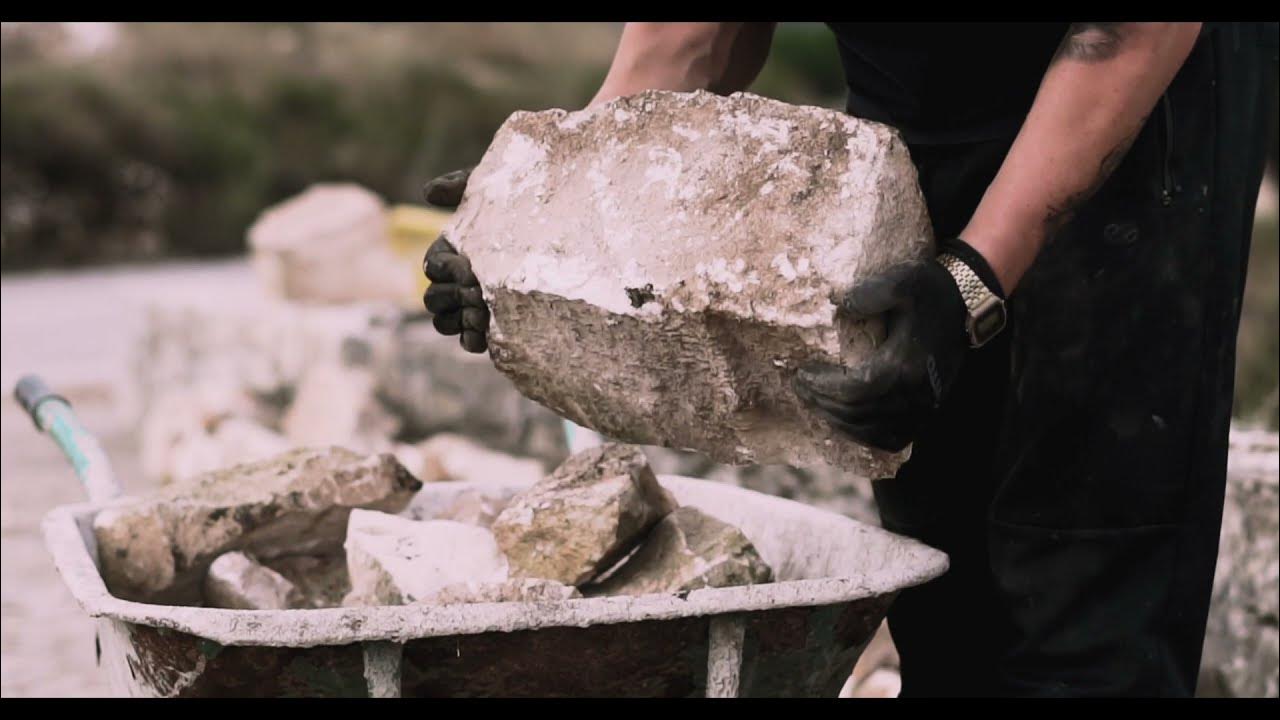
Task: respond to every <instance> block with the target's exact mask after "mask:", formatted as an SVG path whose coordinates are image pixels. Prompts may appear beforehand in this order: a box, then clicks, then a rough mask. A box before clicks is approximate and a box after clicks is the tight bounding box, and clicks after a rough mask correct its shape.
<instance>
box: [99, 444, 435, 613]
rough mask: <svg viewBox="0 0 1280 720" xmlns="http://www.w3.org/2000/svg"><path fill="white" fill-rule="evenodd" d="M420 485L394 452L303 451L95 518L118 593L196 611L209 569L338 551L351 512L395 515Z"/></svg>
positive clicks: (129, 502) (107, 575) (209, 476)
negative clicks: (243, 560) (239, 554)
mask: <svg viewBox="0 0 1280 720" xmlns="http://www.w3.org/2000/svg"><path fill="white" fill-rule="evenodd" d="M420 487H422V483H421V482H419V481H418V480H417V478H414V477H413V476H412V475H410V474H409V472H408V471H407V470H405V469H404V468H403V467H402V466H401V465H400V464H399V463H398V462H396V460H395V458H394V457H392V456H391V455H389V454H383V455H370V456H362V455H357V454H355V453H353V452H350V451H348V450H343V449H341V448H301V449H297V450H292V451H290V452H287V453H284V454H282V455H278V456H276V457H274V458H271V459H269V460H263V461H260V462H254V463H246V464H242V465H236V466H233V467H229V468H225V469H222V470H217V471H213V472H208V473H204V474H201V475H197V476H194V477H192V478H190V479H188V480H186V481H183V482H179V483H174V484H172V485H169V486H167V487H165V488H162V489H160V490H158V491H156V492H154V493H151V494H150V495H147V496H144V497H141V498H136V499H125V500H122V501H120V502H118V503H116V504H113V505H111V506H108V507H106V508H104V509H103V510H102V511H101V512H99V513H98V515H97V516H96V517H95V518H94V522H93V530H94V535H95V537H96V538H97V541H98V555H99V560H100V565H101V568H102V577H103V580H104V581H105V582H106V584H107V588H108V589H109V590H110V591H111V593H112V594H113V595H115V596H117V597H120V598H123V599H126V600H136V601H141V602H157V603H167V604H178V605H194V604H196V603H198V602H199V600H200V585H201V582H202V581H203V579H204V576H205V573H206V571H207V570H208V568H209V565H210V563H212V562H213V561H214V559H216V558H217V557H218V556H219V555H222V554H223V553H226V552H231V551H234V550H243V551H245V552H248V553H252V554H253V555H254V557H256V558H258V559H259V560H260V561H267V560H270V559H272V558H275V557H280V556H284V555H299V554H320V553H326V552H334V551H337V550H339V549H340V548H341V547H342V541H343V538H344V537H345V535H346V527H347V515H348V514H349V513H350V512H351V509H352V508H371V509H376V510H386V511H389V512H399V511H400V510H402V509H404V507H405V506H406V505H408V503H409V501H410V500H411V499H412V498H413V494H414V493H415V492H417V490H418V489H419V488H420Z"/></svg>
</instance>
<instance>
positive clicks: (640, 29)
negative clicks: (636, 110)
mask: <svg viewBox="0 0 1280 720" xmlns="http://www.w3.org/2000/svg"><path fill="white" fill-rule="evenodd" d="M774 27H775V23H627V25H626V27H625V28H623V30H622V39H621V40H620V41H619V42H618V50H617V52H616V53H615V54H614V58H613V64H612V65H611V66H610V68H609V74H608V75H607V76H606V77H605V80H604V83H603V84H602V85H601V87H600V91H599V92H597V93H596V96H595V97H594V98H593V99H592V100H591V102H590V103H589V104H590V105H595V104H597V103H601V102H606V101H609V100H612V99H613V98H616V97H620V96H623V95H631V94H633V93H637V92H640V91H642V90H675V91H682V92H687V91H692V90H710V91H712V92H716V93H720V94H722V95H728V94H729V93H733V92H737V91H739V90H745V89H746V88H747V87H748V86H749V85H750V84H751V83H752V82H753V81H754V80H755V79H756V76H757V75H759V74H760V69H761V68H762V67H764V62H765V59H766V58H768V56H769V45H770V43H771V41H772V39H773V30H774Z"/></svg>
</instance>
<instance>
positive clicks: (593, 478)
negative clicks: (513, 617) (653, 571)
mask: <svg viewBox="0 0 1280 720" xmlns="http://www.w3.org/2000/svg"><path fill="white" fill-rule="evenodd" d="M675 509H676V501H675V498H674V497H672V495H671V494H670V493H669V492H667V491H666V489H664V488H663V487H662V486H661V485H659V484H658V479H657V478H656V477H655V476H654V474H653V470H651V469H650V468H649V462H648V460H647V459H646V458H645V456H644V453H643V452H641V450H640V449H639V448H636V447H631V446H627V445H620V444H617V443H609V444H605V445H599V446H596V447H592V448H588V449H586V450H583V451H582V452H580V453H578V454H576V455H574V456H573V457H570V458H569V459H568V460H565V461H564V463H563V464H561V465H560V467H558V468H556V470H555V472H553V473H551V475H548V476H547V477H546V478H545V479H543V480H542V481H541V482H539V483H538V484H536V485H534V486H533V487H532V488H530V489H529V490H527V491H525V492H523V493H521V494H520V495H518V496H516V497H515V498H513V499H512V501H511V503H510V504H509V505H508V506H507V508H506V509H505V510H503V511H502V513H501V514H500V515H498V517H497V519H495V520H494V521H493V525H492V526H491V527H492V530H493V534H494V536H495V537H496V538H497V540H498V545H499V547H501V548H502V551H503V552H504V553H506V555H507V558H508V559H509V560H510V561H511V571H512V576H514V577H528V578H543V579H546V580H555V581H557V582H561V583H564V584H566V585H580V584H582V583H585V582H587V581H589V580H591V579H592V578H593V577H595V576H596V575H598V574H599V573H600V572H602V571H604V570H607V569H608V568H609V567H611V566H612V565H613V564H614V563H616V562H617V561H618V560H620V559H621V558H622V557H623V556H625V555H626V554H627V553H628V552H629V551H630V550H631V549H632V548H633V547H635V545H636V543H637V542H639V540H640V539H641V538H643V537H644V534H645V533H646V532H648V531H649V529H650V528H652V527H653V526H654V524H656V523H657V522H658V521H659V520H661V519H662V518H663V517H665V516H666V515H667V514H669V513H670V512H672V511H673V510H675Z"/></svg>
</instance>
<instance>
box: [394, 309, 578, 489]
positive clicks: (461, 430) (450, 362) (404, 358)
mask: <svg viewBox="0 0 1280 720" xmlns="http://www.w3.org/2000/svg"><path fill="white" fill-rule="evenodd" d="M386 344H387V350H386V352H383V353H380V354H379V355H377V356H376V357H375V363H376V365H375V368H374V371H375V373H376V374H377V377H378V386H377V389H376V391H377V393H378V396H379V397H380V398H381V399H382V400H383V401H384V402H386V403H387V404H388V406H389V407H390V408H391V409H392V410H393V411H394V412H395V413H396V415H397V416H398V417H400V419H401V420H402V422H403V423H404V431H405V433H406V434H408V435H411V436H414V437H431V436H435V435H438V434H441V433H456V434H460V435H465V436H467V437H471V438H483V440H484V444H485V446H487V447H489V448H492V449H494V450H498V451H501V452H505V453H510V454H512V455H518V456H523V457H532V458H536V459H538V460H539V461H541V462H542V464H543V469H544V470H550V469H551V468H554V467H555V466H556V465H558V464H559V463H561V462H563V461H564V459H565V458H566V457H568V456H569V451H568V446H567V444H566V443H565V438H564V429H563V425H562V424H561V419H560V417H559V416H558V415H556V414H555V413H554V412H552V411H551V410H548V409H547V408H545V407H543V406H541V405H539V404H538V403H536V402H534V401H532V400H530V399H528V398H526V397H524V396H523V395H521V394H520V391H519V390H517V389H516V387H515V385H514V384H512V382H511V380H510V379H508V378H507V377H506V376H504V375H503V374H502V373H500V372H498V370H496V369H495V368H494V366H493V362H492V361H491V360H490V359H489V358H488V357H487V356H484V355H476V354H474V353H469V352H466V351H465V350H463V349H462V348H461V347H459V346H458V338H457V337H454V336H444V335H441V334H440V333H438V332H436V330H435V328H433V327H432V325H431V321H430V320H429V319H426V320H424V319H423V317H421V316H420V317H417V318H415V317H412V316H405V317H403V318H401V320H400V321H399V322H395V323H391V324H390V332H389V333H388V335H387V338H386Z"/></svg>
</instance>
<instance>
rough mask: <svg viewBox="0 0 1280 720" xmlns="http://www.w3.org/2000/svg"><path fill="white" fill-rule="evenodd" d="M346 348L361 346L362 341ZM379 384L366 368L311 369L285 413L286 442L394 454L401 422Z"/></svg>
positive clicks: (333, 367) (324, 367)
mask: <svg viewBox="0 0 1280 720" xmlns="http://www.w3.org/2000/svg"><path fill="white" fill-rule="evenodd" d="M346 345H347V346H348V347H362V344H361V343H358V342H349V343H346ZM375 384H376V378H375V377H374V375H373V373H372V372H371V371H370V370H369V369H368V368H367V367H360V366H358V365H349V364H337V363H334V364H328V363H326V364H320V365H316V366H314V367H312V368H310V369H308V371H307V372H306V373H305V374H304V375H303V376H302V379H301V382H299V384H298V388H297V391H296V392H295V393H294V396H293V401H292V402H291V403H290V405H289V409H288V410H287V411H286V412H285V414H284V418H283V420H282V428H283V430H284V434H285V437H287V438H288V439H289V442H290V443H292V444H293V445H295V446H324V445H338V446H341V447H345V448H347V449H349V450H352V451H355V452H360V453H369V452H385V451H388V450H390V448H391V438H392V437H394V436H395V435H396V433H397V432H398V431H399V429H400V423H399V421H398V420H397V419H396V417H395V416H394V415H392V414H391V413H390V412H388V411H387V410H386V409H385V408H383V407H382V404H381V403H380V402H378V400H377V398H376V397H375V396H374V393H373V388H374V385H375ZM409 470H410V472H413V468H409ZM415 474H417V473H416V472H415Z"/></svg>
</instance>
